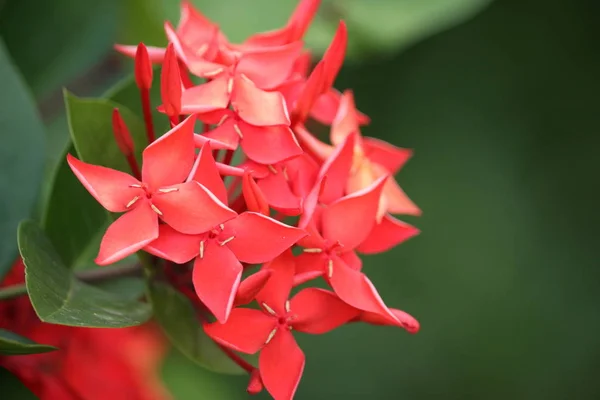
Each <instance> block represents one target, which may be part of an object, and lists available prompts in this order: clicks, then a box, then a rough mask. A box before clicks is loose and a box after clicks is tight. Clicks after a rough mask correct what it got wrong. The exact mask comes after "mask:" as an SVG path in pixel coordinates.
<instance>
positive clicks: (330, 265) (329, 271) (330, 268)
mask: <svg viewBox="0 0 600 400" xmlns="http://www.w3.org/2000/svg"><path fill="white" fill-rule="evenodd" d="M332 276H333V260H329V261H328V262H327V277H328V278H331V277H332Z"/></svg>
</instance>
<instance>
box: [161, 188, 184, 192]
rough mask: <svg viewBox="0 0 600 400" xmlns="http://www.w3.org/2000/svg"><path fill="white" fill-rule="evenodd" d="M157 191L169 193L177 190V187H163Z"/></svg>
mask: <svg viewBox="0 0 600 400" xmlns="http://www.w3.org/2000/svg"><path fill="white" fill-rule="evenodd" d="M158 191H159V192H161V193H171V192H178V191H179V188H164V189H158Z"/></svg>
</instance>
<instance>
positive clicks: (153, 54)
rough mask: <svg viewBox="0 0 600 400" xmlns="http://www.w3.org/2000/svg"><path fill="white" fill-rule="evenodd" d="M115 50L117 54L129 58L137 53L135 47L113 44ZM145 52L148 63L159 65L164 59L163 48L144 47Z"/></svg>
mask: <svg viewBox="0 0 600 400" xmlns="http://www.w3.org/2000/svg"><path fill="white" fill-rule="evenodd" d="M114 47H115V50H117V51H118V52H119V53H121V54H123V55H126V56H128V57H131V58H135V53H136V52H137V46H127V45H123V44H115V46H114ZM146 50H147V51H148V56H149V58H150V61H151V62H152V63H153V64H161V63H162V62H163V59H164V58H165V50H166V49H165V48H163V47H154V46H146Z"/></svg>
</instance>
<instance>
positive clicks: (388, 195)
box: [373, 164, 422, 216]
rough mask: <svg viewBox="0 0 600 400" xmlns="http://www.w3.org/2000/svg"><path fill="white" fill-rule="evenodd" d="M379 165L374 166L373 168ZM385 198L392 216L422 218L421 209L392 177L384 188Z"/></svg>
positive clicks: (387, 208)
mask: <svg viewBox="0 0 600 400" xmlns="http://www.w3.org/2000/svg"><path fill="white" fill-rule="evenodd" d="M376 166H377V165H376V164H374V165H373V167H376ZM383 198H384V199H385V201H386V205H387V207H386V210H387V211H388V212H390V213H392V214H404V215H415V216H420V215H421V214H422V212H421V209H420V208H419V207H418V206H417V205H416V204H415V203H414V202H413V201H412V200H411V199H410V198H409V197H408V196H407V195H406V193H404V190H402V188H401V187H400V185H398V182H396V181H395V180H394V177H393V176H391V177H389V178H388V179H387V181H386V183H385V187H384V188H383Z"/></svg>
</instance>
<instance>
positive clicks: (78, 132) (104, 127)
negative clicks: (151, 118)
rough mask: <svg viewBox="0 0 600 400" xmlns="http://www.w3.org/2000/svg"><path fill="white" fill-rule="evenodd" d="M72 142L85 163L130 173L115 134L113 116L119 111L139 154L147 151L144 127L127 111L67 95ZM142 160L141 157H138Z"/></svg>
mask: <svg viewBox="0 0 600 400" xmlns="http://www.w3.org/2000/svg"><path fill="white" fill-rule="evenodd" d="M64 95H65V104H66V107H67V118H68V121H69V132H70V134H71V141H72V142H73V145H74V146H75V149H76V150H77V154H78V155H79V158H80V159H81V160H82V161H85V162H87V163H91V164H97V165H102V166H105V167H108V168H113V169H117V170H119V171H125V172H128V173H130V172H131V170H130V168H129V165H128V164H127V160H126V159H125V156H123V154H122V153H121V151H120V150H119V147H118V146H117V143H116V142H115V139H114V135H113V131H112V112H113V109H115V108H118V109H119V111H120V112H121V116H122V117H123V119H124V120H125V123H126V124H127V127H128V128H129V131H130V132H131V136H132V138H133V142H134V146H135V150H136V152H137V153H138V155H139V154H141V152H142V150H143V149H144V148H145V147H146V145H147V143H146V134H145V128H144V123H143V121H142V120H141V119H140V117H139V116H138V115H136V114H135V113H133V112H132V111H131V110H129V109H128V108H127V107H125V106H123V105H121V104H119V103H116V102H114V101H111V100H107V99H83V98H79V97H76V96H75V95H73V94H71V93H69V92H68V91H65V93H64ZM138 158H139V157H138Z"/></svg>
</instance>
